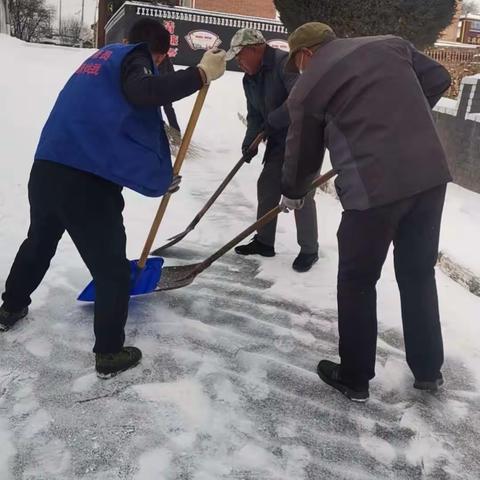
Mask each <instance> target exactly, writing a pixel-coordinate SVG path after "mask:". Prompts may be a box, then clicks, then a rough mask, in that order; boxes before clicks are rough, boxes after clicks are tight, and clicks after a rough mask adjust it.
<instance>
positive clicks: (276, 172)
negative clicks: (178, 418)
mask: <svg viewBox="0 0 480 480" xmlns="http://www.w3.org/2000/svg"><path fill="white" fill-rule="evenodd" d="M283 152H284V148H283V146H282V147H281V148H277V149H276V150H272V151H271V152H270V151H269V150H268V149H267V152H266V154H265V164H264V166H263V170H262V173H261V174H260V177H259V179H258V182H257V198H258V208H257V219H259V218H261V217H263V215H265V214H266V213H267V212H268V211H269V210H271V209H272V208H275V207H276V206H277V205H278V204H279V203H280V199H281V197H282V189H281V183H282V166H283ZM294 215H295V224H296V227H297V243H298V245H299V246H300V251H301V252H302V253H317V252H318V226H317V208H316V204H315V191H312V192H309V193H308V194H307V195H306V197H305V202H304V204H303V208H301V209H299V210H295V211H294ZM277 218H278V217H275V218H274V219H273V220H272V221H271V222H269V223H268V224H267V225H265V226H264V227H262V228H261V229H259V230H258V231H257V235H256V238H257V239H258V240H259V241H260V242H262V243H263V244H265V245H269V246H271V247H273V246H274V245H275V236H276V231H277Z"/></svg>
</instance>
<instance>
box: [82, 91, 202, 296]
mask: <svg viewBox="0 0 480 480" xmlns="http://www.w3.org/2000/svg"><path fill="white" fill-rule="evenodd" d="M207 92H208V85H205V86H204V87H203V88H202V89H201V90H200V91H199V92H198V95H197V99H196V100H195V105H194V106H193V110H192V113H191V115H190V120H189V121H188V125H187V129H186V130H185V135H184V136H183V139H182V144H181V145H180V149H179V150H178V155H177V158H176V159H175V164H174V166H173V175H174V176H175V175H178V174H179V173H180V169H181V168H182V164H183V161H184V159H185V156H186V154H187V150H188V146H189V145H190V140H191V139H192V135H193V131H194V130H195V126H196V125H197V121H198V118H199V116H200V112H201V111H202V107H203V104H204V102H205V98H206V96H207ZM170 197H171V194H170V193H168V192H167V193H166V194H165V195H164V196H163V197H162V201H161V203H160V206H159V207H158V211H157V214H156V215H155V219H154V220H153V223H152V226H151V228H150V232H149V234H148V237H147V240H146V242H145V245H144V247H143V251H142V255H141V257H140V260H138V261H137V260H131V261H130V277H131V287H130V295H132V296H133V295H143V294H146V293H151V292H153V291H155V289H156V287H157V284H158V282H159V280H160V276H161V274H162V265H163V258H148V253H149V252H150V249H151V248H152V245H153V242H154V240H155V236H156V235H157V232H158V228H159V227H160V223H161V222H162V219H163V216H164V214H165V210H166V209H167V206H168V202H169V201H170ZM78 300H80V301H82V302H93V301H95V285H94V283H93V281H92V282H90V284H89V285H87V287H86V288H85V290H83V292H82V293H81V294H80V295H79V297H78Z"/></svg>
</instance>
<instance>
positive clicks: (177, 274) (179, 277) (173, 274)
mask: <svg viewBox="0 0 480 480" xmlns="http://www.w3.org/2000/svg"><path fill="white" fill-rule="evenodd" d="M200 265H202V264H201V263H194V264H192V265H179V266H177V267H164V268H163V269H162V277H161V278H160V281H159V282H158V284H157V288H156V289H155V291H156V292H162V291H165V290H175V289H176V288H182V287H186V286H187V285H190V284H191V283H192V282H193V280H194V279H195V277H196V276H197V275H198V274H199V273H200V272H201V270H200V269H199V267H200Z"/></svg>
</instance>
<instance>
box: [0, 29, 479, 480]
mask: <svg viewBox="0 0 480 480" xmlns="http://www.w3.org/2000/svg"><path fill="white" fill-rule="evenodd" d="M90 53H91V51H88V50H79V49H67V48H61V47H47V46H38V45H28V44H24V43H21V42H19V41H17V40H15V39H12V38H9V37H6V36H2V35H0V58H2V73H1V75H0V92H1V94H2V100H1V108H0V132H1V133H0V135H1V142H0V159H1V162H2V163H1V165H2V175H1V176H0V218H1V225H2V229H1V232H0V242H1V246H2V248H1V249H0V287H3V282H4V281H5V279H6V276H7V275H8V271H9V268H10V265H11V262H12V261H13V258H14V255H15V254H16V251H17V248H18V246H19V245H20V243H21V241H22V240H23V238H24V236H25V234H26V230H27V227H28V201H27V180H28V173H29V169H30V167H31V163H32V156H33V152H34V150H35V147H36V143H37V140H38V137H39V134H40V131H41V128H42V126H43V123H44V121H45V120H46V117H47V115H48V113H49V111H50V109H51V107H52V105H53V102H54V100H55V98H56V95H57V94H58V92H59V90H60V89H61V87H62V86H63V84H64V82H65V81H66V79H67V78H68V77H69V75H70V74H71V73H72V72H73V70H75V68H76V67H77V66H78V65H79V64H80V63H81V62H82V61H83V59H85V58H86V57H87V56H88V55H89V54H90ZM194 98H195V96H192V97H190V98H188V99H186V100H184V101H181V102H179V103H178V104H177V106H176V108H177V113H178V114H179V120H180V122H181V124H182V126H183V127H185V125H186V123H187V121H188V116H189V112H190V111H191V108H192V105H193V102H194ZM86 108H95V106H94V105H91V106H86ZM239 114H241V115H244V114H245V101H244V98H243V92H242V87H241V76H240V75H239V74H237V73H227V74H226V75H225V77H223V78H222V79H221V80H220V81H218V82H216V83H215V84H214V85H213V86H212V87H211V89H210V92H209V94H208V98H207V101H206V105H205V108H204V111H203V113H202V115H201V117H200V122H199V125H198V127H197V130H196V132H195V135H194V140H193V141H194V145H193V148H192V152H193V153H192V154H191V155H190V156H189V157H188V159H187V161H186V162H185V165H184V169H183V172H182V173H183V178H184V180H183V184H182V188H181V190H180V191H179V192H178V193H176V194H175V196H174V197H173V199H172V201H171V204H170V206H169V210H168V211H167V214H166V217H165V221H164V223H163V224H162V226H161V229H160V232H159V235H158V239H157V243H156V244H157V245H160V243H161V242H162V241H163V240H165V239H166V238H167V237H169V236H171V235H174V234H176V233H179V232H180V231H182V230H183V229H184V228H185V227H186V225H187V224H188V223H189V222H190V220H191V219H192V218H193V217H194V215H195V214H196V212H197V211H198V210H199V209H200V208H201V206H202V205H203V204H204V203H205V201H206V200H207V199H208V197H209V195H210V194H211V193H212V192H213V191H214V190H215V188H216V187H217V186H218V185H219V184H220V182H221V180H222V179H223V178H224V176H225V175H226V173H227V172H228V171H229V170H230V169H231V168H232V166H233V165H234V163H235V162H236V161H237V160H238V158H239V155H240V143H241V140H242V137H243V134H244V128H245V127H244V125H243V124H242V122H241V121H240V119H239ZM260 169H261V162H260V159H257V160H256V161H253V162H252V164H251V165H246V166H244V167H243V168H242V169H241V170H240V172H239V173H238V175H237V176H236V177H235V178H234V180H233V181H232V183H231V184H230V185H229V186H228V188H227V189H226V191H225V192H224V194H223V195H222V196H221V197H220V199H219V200H218V202H217V204H215V205H214V206H213V207H212V209H211V211H210V212H209V213H208V214H207V216H206V217H205V218H204V219H203V220H202V221H201V223H200V224H199V225H198V226H197V228H196V229H195V230H194V231H193V232H192V233H191V234H190V235H189V236H187V237H186V238H185V240H183V241H182V242H181V243H180V244H179V245H178V246H177V247H175V248H172V249H171V251H169V253H168V256H167V257H166V263H167V264H168V265H174V264H188V263H192V262H196V261H199V260H202V259H204V258H205V257H206V256H208V255H210V254H211V253H213V252H214V251H215V250H216V249H218V248H219V247H220V246H222V245H223V244H224V243H226V242H227V241H228V240H230V239H231V238H232V237H234V236H235V235H236V234H238V233H239V232H240V231H241V230H243V229H244V228H245V227H246V226H247V225H248V224H250V223H251V222H253V221H254V219H255V210H256V209H255V206H256V178H257V177H258V174H259V172H260ZM125 198H126V210H125V224H126V229H127V235H128V254H129V256H130V258H132V259H133V258H138V256H139V254H140V251H141V248H142V246H143V242H144V241H145V238H146V235H147V231H148V229H149V226H150V224H151V221H152V219H153V216H154V214H155V211H156V208H157V206H158V203H159V202H158V200H154V199H148V198H142V197H141V196H139V195H137V194H135V193H133V192H131V191H125ZM316 200H317V206H318V220H319V233H320V250H321V258H320V261H319V262H318V263H317V264H316V265H315V267H314V268H313V269H312V270H311V271H310V272H309V273H306V274H297V273H295V272H293V271H292V269H291V262H292V261H293V259H294V257H295V256H296V254H297V253H298V246H297V245H296V241H295V227H294V221H293V216H292V215H282V217H281V218H280V222H279V227H278V239H277V244H276V250H277V256H276V257H274V258H269V259H261V260H253V259H250V258H243V257H238V256H236V255H235V254H234V253H232V252H230V253H228V254H227V255H225V256H224V257H223V258H221V259H220V260H219V261H218V262H216V263H215V264H213V265H212V266H211V267H210V268H209V269H208V270H207V271H205V272H204V273H203V274H201V275H200V276H199V277H198V278H197V279H196V280H195V282H194V283H193V284H192V285H191V286H189V287H185V288H183V289H180V290H175V291H171V292H164V293H158V294H151V295H147V296H144V297H141V298H136V299H134V300H132V302H131V308H130V316H129V321H128V324H127V344H133V345H136V346H138V347H140V348H141V349H142V350H143V352H144V359H143V361H142V363H141V365H140V366H139V367H137V368H135V369H132V370H130V371H128V372H125V373H124V374H122V375H120V376H118V377H116V378H115V379H112V380H109V381H101V380H99V379H97V377H96V376H95V372H94V357H93V354H92V353H91V348H92V345H93V326H92V307H91V306H85V305H80V304H78V303H77V302H76V300H75V298H76V295H77V294H78V293H79V292H80V290H81V289H82V288H83V287H84V286H85V284H86V283H87V282H88V281H89V280H90V278H89V274H88V271H87V269H86V268H85V267H84V265H83V264H82V261H81V259H80V257H79V255H78V254H77V252H76V250H75V248H74V246H73V244H72V242H71V241H70V239H69V238H68V236H65V237H64V239H63V240H62V242H61V243H60V246H59V249H58V252H57V255H56V257H55V259H54V260H53V262H52V266H51V269H50V271H49V272H48V274H47V276H46V278H45V280H44V282H43V284H42V285H41V287H40V288H39V289H38V291H37V292H36V293H35V294H34V296H33V303H32V307H31V313H30V314H29V316H28V317H27V319H25V321H23V322H22V323H21V324H20V325H18V327H16V328H15V329H13V330H12V331H10V332H8V333H6V334H2V335H1V337H0V345H1V347H0V348H1V352H2V353H1V358H2V361H1V364H0V479H1V480H13V479H23V480H56V479H58V480H60V479H61V480H70V479H72V480H73V479H87V480H119V479H122V480H126V479H128V480H177V479H178V480H179V479H182V480H226V479H243V480H283V479H284V480H302V479H309V480H319V479H359V480H360V479H368V480H371V479H381V480H385V479H408V480H412V479H435V480H438V479H462V480H468V479H472V480H476V479H478V478H480V460H479V459H480V446H479V445H480V412H479V409H478V405H479V403H480V343H479V341H478V339H479V338H480V322H479V312H480V299H479V298H478V297H475V296H474V295H472V294H470V293H468V292H467V291H466V290H465V289H463V288H462V287H461V286H459V285H458V284H456V283H454V282H453V281H451V280H450V279H449V278H447V277H446V276H444V275H443V274H442V273H441V272H440V271H439V272H438V276H437V278H438V284H439V294H440V303H441V312H442V322H443V331H444V339H445V351H446V362H445V367H444V376H445V378H446V386H445V388H444V389H443V390H442V391H441V392H440V393H438V394H436V395H431V394H427V393H422V392H419V391H416V390H414V389H413V388H412V383H413V378H412V376H411V373H410V372H409V370H408V368H407V365H406V363H405V359H404V351H403V340H402V333H401V317H400V305H399V298H398V293H397V289H396V285H395V279H394V274H393V269H392V261H391V258H389V259H388V260H387V264H386V266H385V269H384V274H383V277H382V279H381V281H380V283H379V288H378V298H379V322H380V324H379V341H378V357H377V358H378V361H377V376H376V378H375V379H374V380H373V381H372V382H371V388H370V395H371V399H370V400H369V402H367V404H366V405H363V406H359V405H357V404H353V403H351V402H349V401H348V400H346V399H345V398H343V397H342V396H341V395H340V394H339V393H338V392H336V391H335V390H333V389H331V388H330V387H328V386H327V385H325V384H323V383H322V382H320V381H319V379H318V377H317V375H316V373H315V368H316V364H317V362H318V361H319V360H320V359H322V358H328V359H332V360H336V359H337V356H336V355H337V340H338V338H337V323H336V294H335V283H336V263H337V250H336V228H337V226H338V223H339V219H340V213H341V207H340V205H339V203H338V201H337V200H336V199H335V198H334V197H332V196H330V195H328V194H325V193H322V192H319V193H318V194H317V196H316ZM479 201H480V200H479V196H478V195H475V194H472V193H471V192H468V191H465V190H462V189H460V188H459V187H456V186H451V187H449V192H448V197H447V206H446V217H445V224H444V228H443V236H442V247H443V245H445V248H447V249H448V250H449V252H451V253H452V255H457V256H458V258H459V259H460V260H461V261H464V262H467V263H468V264H470V262H471V264H472V266H473V265H474V262H477V264H478V262H479V261H480V260H479V254H478V249H477V248H478V244H479V243H478V242H477V243H476V246H477V248H473V243H472V248H471V250H470V254H468V255H467V253H466V249H464V247H463V246H462V245H463V243H462V242H464V241H466V240H465V239H463V238H461V237H463V236H468V237H469V238H470V240H471V241H472V242H473V240H472V239H473V238H475V237H474V236H475V235H478V232H479V228H480V227H479V224H480V222H478V212H479V209H478V208H476V207H475V205H478V204H479ZM460 232H468V234H465V235H464V234H463V233H460ZM476 238H479V237H476ZM467 266H468V265H467Z"/></svg>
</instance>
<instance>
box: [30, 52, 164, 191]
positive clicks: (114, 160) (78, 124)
mask: <svg viewBox="0 0 480 480" xmlns="http://www.w3.org/2000/svg"><path fill="white" fill-rule="evenodd" d="M135 48H146V45H144V44H138V45H120V44H116V45H108V46H107V47H104V48H102V49H101V50H99V51H98V52H96V53H95V54H93V55H92V56H91V57H90V58H88V59H87V60H86V61H85V62H84V63H83V64H82V65H81V66H80V67H79V68H78V70H77V71H76V72H75V73H74V74H73V75H72V76H71V77H70V79H69V80H68V82H67V84H66V85H65V87H64V88H63V90H62V91H61V92H60V94H59V96H58V98H57V101H56V103H55V106H54V107H53V110H52V111H51V113H50V116H49V118H48V120H47V123H46V124H45V126H44V127H43V131H42V134H41V137H40V141H39V144H38V147H37V151H36V153H35V160H50V161H52V162H57V163H61V164H63V165H68V166H70V167H73V168H76V169H79V170H84V171H86V172H90V173H93V174H95V175H98V176H99V177H102V178H105V179H107V180H110V181H111V182H114V183H116V184H119V185H122V186H125V187H128V188H131V189H132V190H135V191H136V192H139V193H141V194H143V195H147V196H149V197H158V196H160V195H163V194H164V193H165V192H166V191H167V188H168V187H169V185H170V183H171V181H172V162H171V157H170V146H169V143H168V139H167V136H166V134H165V130H164V128H163V121H162V117H161V113H160V112H159V109H158V108H157V107H136V106H134V105H132V104H130V103H129V102H128V101H127V99H126V98H125V96H124V94H123V92H122V86H121V66H122V61H123V59H124V58H125V56H126V55H128V54H129V53H130V52H131V51H132V50H133V49H135ZM152 71H155V72H157V71H156V68H155V67H154V65H153V62H152Z"/></svg>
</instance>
